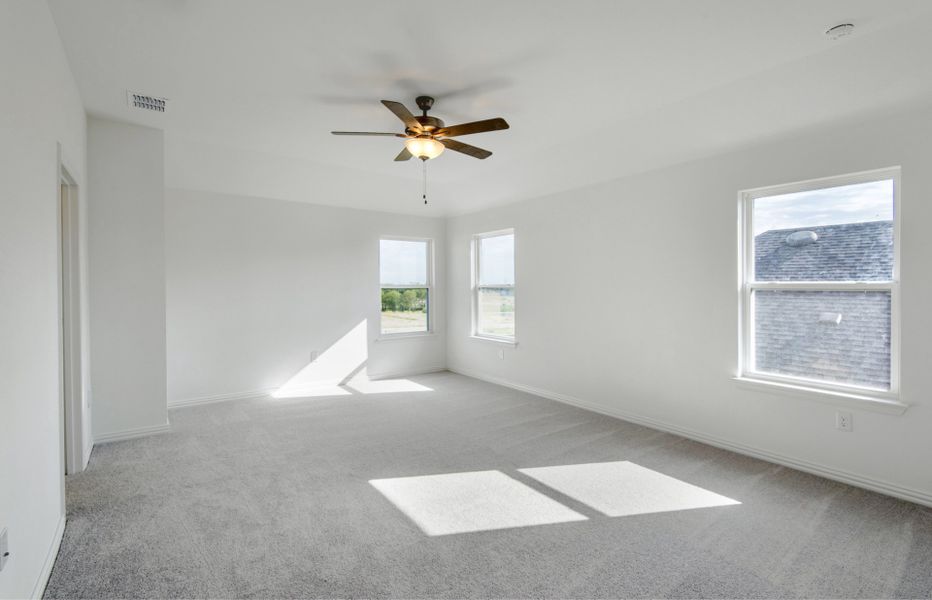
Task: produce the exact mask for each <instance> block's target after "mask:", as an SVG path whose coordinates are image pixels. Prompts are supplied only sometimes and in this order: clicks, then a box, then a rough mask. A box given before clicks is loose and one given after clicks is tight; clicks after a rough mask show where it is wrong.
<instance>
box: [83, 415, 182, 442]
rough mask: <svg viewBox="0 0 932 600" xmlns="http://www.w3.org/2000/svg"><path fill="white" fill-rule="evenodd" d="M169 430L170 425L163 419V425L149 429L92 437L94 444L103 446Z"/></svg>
mask: <svg viewBox="0 0 932 600" xmlns="http://www.w3.org/2000/svg"><path fill="white" fill-rule="evenodd" d="M170 430H171V424H170V423H169V422H168V419H165V424H164V425H151V426H149V427H137V428H136V429H126V430H124V431H113V432H110V433H104V434H101V435H95V436H94V443H95V444H104V443H107V442H119V441H121V440H131V439H133V438H138V437H144V436H147V435H154V434H156V433H165V432H167V431H170Z"/></svg>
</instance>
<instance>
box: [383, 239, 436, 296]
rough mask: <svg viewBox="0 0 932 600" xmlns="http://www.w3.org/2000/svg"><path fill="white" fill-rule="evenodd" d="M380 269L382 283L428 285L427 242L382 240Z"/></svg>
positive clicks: (413, 285)
mask: <svg viewBox="0 0 932 600" xmlns="http://www.w3.org/2000/svg"><path fill="white" fill-rule="evenodd" d="M379 251H380V252H379V254H380V258H379V269H380V271H381V275H380V277H381V281H382V285H408V286H412V287H415V286H426V285H427V242H426V241H417V240H414V241H411V240H381V242H380V247H379Z"/></svg>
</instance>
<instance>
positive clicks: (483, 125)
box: [434, 117, 508, 137]
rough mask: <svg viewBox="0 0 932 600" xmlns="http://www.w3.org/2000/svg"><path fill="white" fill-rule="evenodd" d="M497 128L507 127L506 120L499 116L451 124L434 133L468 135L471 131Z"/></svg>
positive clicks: (495, 129) (446, 135)
mask: <svg viewBox="0 0 932 600" xmlns="http://www.w3.org/2000/svg"><path fill="white" fill-rule="evenodd" d="M499 129H508V122H507V121H505V119H502V118H501V117H498V118H495V119H486V120H485V121H473V122H472V123H463V124H462V125H451V126H450V127H443V128H441V129H438V130H437V131H435V132H434V135H436V136H442V137H456V136H458V135H469V134H471V133H482V132H485V131H498V130H499Z"/></svg>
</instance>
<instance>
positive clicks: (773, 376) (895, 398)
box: [736, 166, 908, 414]
mask: <svg viewBox="0 0 932 600" xmlns="http://www.w3.org/2000/svg"><path fill="white" fill-rule="evenodd" d="M887 179H890V180H893V273H892V278H891V280H890V281H825V282H818V281H755V279H754V231H753V226H754V224H753V204H754V200H756V199H757V198H761V197H766V196H775V195H781V194H788V193H794V192H805V191H813V190H819V189H824V188H829V187H837V186H843V185H854V184H858V183H868V182H872V181H883V180H887ZM900 182H901V168H900V167H898V166H895V167H887V168H883V169H874V170H870V171H861V172H858V173H851V174H848V175H837V176H832V177H822V178H818V179H810V180H807V181H799V182H795V183H787V184H782V185H775V186H766V187H759V188H753V189H747V190H742V191H740V192H738V240H739V247H738V307H739V308H738V369H737V372H738V375H737V377H736V380H738V381H740V382H743V383H753V384H758V383H762V382H763V383H766V384H771V383H773V384H784V385H785V387H786V388H787V389H788V390H789V391H793V392H794V393H795V392H799V391H803V392H804V393H803V394H802V396H803V397H806V398H809V399H814V400H817V401H827V402H832V403H837V402H838V401H839V398H846V399H848V400H850V399H853V398H857V399H858V400H859V401H860V400H866V401H867V402H871V403H874V404H863V403H860V404H859V405H858V407H859V408H867V409H868V410H877V408H876V407H878V406H883V405H884V404H889V405H890V406H884V407H883V408H892V409H893V410H881V411H880V412H890V413H892V414H902V413H903V411H905V410H906V407H907V406H908V405H907V404H905V403H903V402H901V401H900V220H901V219H900V212H901V210H900V206H901V198H900V187H901V185H900ZM756 290H803V291H806V290H811V291H823V290H826V291H828V290H840V291H851V292H855V291H877V292H881V291H883V292H889V293H890V389H889V390H884V391H876V390H872V389H870V388H866V387H861V386H856V385H844V384H834V383H832V382H830V381H822V380H819V381H808V380H804V379H801V378H798V377H790V376H783V375H781V374H778V373H761V372H757V371H755V370H754V349H755V341H754V325H753V323H754V320H753V319H754V314H753V312H754V307H753V304H754V300H753V298H754V296H753V294H754V292H755V291H756ZM758 389H760V388H758ZM820 395H822V396H824V398H819V396H820ZM877 403H879V404H877ZM871 406H873V407H874V408H873V409H872V408H870V407H871ZM897 411H898V412H897Z"/></svg>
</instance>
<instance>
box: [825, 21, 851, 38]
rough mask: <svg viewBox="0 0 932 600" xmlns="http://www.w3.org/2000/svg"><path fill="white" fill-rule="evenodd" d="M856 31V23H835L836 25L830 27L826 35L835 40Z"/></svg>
mask: <svg viewBox="0 0 932 600" xmlns="http://www.w3.org/2000/svg"><path fill="white" fill-rule="evenodd" d="M853 32H854V25H852V24H851V23H842V24H841V25H835V26H834V27H831V28H829V29H828V30H827V31H826V32H825V35H826V36H828V39H830V40H832V41H835V40H840V39H841V38H843V37H848V36H849V35H851V34H852V33H853Z"/></svg>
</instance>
